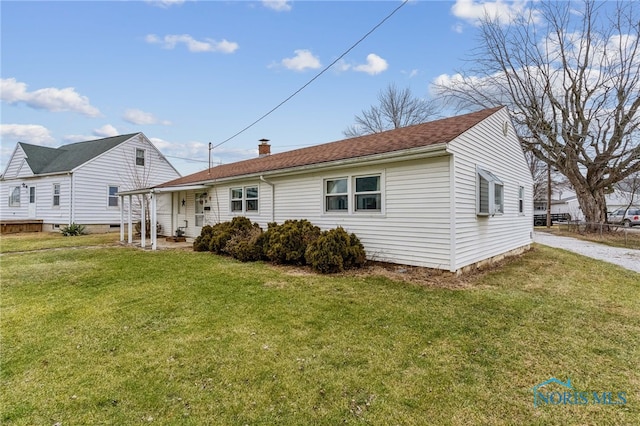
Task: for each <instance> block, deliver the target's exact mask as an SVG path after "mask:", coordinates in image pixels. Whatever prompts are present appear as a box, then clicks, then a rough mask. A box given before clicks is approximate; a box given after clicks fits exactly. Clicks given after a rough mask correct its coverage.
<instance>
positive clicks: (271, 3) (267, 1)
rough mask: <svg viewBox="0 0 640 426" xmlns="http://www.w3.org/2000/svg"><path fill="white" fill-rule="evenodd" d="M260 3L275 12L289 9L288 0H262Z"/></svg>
mask: <svg viewBox="0 0 640 426" xmlns="http://www.w3.org/2000/svg"><path fill="white" fill-rule="evenodd" d="M262 5H263V6H264V7H267V8H269V9H273V10H275V11H277V12H288V11H290V10H291V2H289V0H262Z"/></svg>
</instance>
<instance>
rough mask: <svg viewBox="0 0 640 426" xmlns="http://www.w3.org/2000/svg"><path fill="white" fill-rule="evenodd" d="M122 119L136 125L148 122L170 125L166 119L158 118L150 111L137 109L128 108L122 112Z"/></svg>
mask: <svg viewBox="0 0 640 426" xmlns="http://www.w3.org/2000/svg"><path fill="white" fill-rule="evenodd" d="M122 118H123V120H125V121H127V122H129V123H131V124H137V125H140V126H142V125H148V124H162V125H164V126H170V125H171V122H170V121H168V120H159V119H158V118H157V117H156V116H155V115H153V114H151V113H150V112H144V111H142V110H139V109H128V110H126V111H125V112H124V115H123V117H122Z"/></svg>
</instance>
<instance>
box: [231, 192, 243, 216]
mask: <svg viewBox="0 0 640 426" xmlns="http://www.w3.org/2000/svg"><path fill="white" fill-rule="evenodd" d="M231 211H232V212H241V211H242V188H232V189H231Z"/></svg>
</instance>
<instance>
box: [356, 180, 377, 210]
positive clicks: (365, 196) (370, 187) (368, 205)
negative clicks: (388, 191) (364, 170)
mask: <svg viewBox="0 0 640 426" xmlns="http://www.w3.org/2000/svg"><path fill="white" fill-rule="evenodd" d="M355 195H356V211H361V210H369V211H376V212H379V211H380V204H381V194H380V176H366V177H357V178H356V192H355Z"/></svg>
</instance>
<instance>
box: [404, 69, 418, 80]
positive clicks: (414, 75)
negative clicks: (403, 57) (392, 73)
mask: <svg viewBox="0 0 640 426" xmlns="http://www.w3.org/2000/svg"><path fill="white" fill-rule="evenodd" d="M400 72H401V73H402V74H406V75H407V77H409V78H413V77H416V76H417V75H418V74H420V71H418V70H417V69H412V70H411V71H400Z"/></svg>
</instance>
